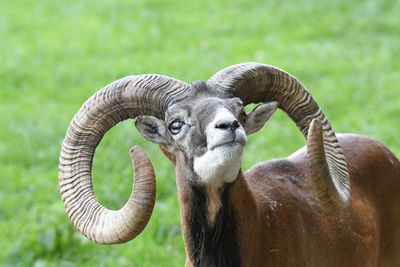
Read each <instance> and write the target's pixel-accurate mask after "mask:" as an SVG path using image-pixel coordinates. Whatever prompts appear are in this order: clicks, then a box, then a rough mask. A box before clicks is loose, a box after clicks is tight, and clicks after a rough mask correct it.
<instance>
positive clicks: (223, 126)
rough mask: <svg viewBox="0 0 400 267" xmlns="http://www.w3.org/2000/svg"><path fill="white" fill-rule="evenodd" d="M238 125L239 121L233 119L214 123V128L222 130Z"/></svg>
mask: <svg viewBox="0 0 400 267" xmlns="http://www.w3.org/2000/svg"><path fill="white" fill-rule="evenodd" d="M238 127H239V122H238V121H237V120H234V121H232V122H226V121H224V122H218V123H217V124H215V128H218V129H222V130H228V129H229V130H232V131H233V130H235V129H236V128H238Z"/></svg>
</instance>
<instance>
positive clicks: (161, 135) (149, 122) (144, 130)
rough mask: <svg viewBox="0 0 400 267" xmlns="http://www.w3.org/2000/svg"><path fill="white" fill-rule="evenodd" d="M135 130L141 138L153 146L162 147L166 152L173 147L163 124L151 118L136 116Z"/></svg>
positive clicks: (169, 135) (170, 137)
mask: <svg viewBox="0 0 400 267" xmlns="http://www.w3.org/2000/svg"><path fill="white" fill-rule="evenodd" d="M135 126H136V129H138V131H139V132H140V134H141V135H143V137H144V138H145V139H146V140H148V141H150V142H152V143H155V144H159V145H162V146H164V147H165V148H166V149H167V150H170V149H171V148H172V147H173V144H174V143H173V139H172V136H171V134H170V133H169V131H168V129H167V127H166V126H165V124H164V122H162V121H160V120H159V119H157V118H156V117H153V116H147V115H143V116H138V117H137V118H136V119H135Z"/></svg>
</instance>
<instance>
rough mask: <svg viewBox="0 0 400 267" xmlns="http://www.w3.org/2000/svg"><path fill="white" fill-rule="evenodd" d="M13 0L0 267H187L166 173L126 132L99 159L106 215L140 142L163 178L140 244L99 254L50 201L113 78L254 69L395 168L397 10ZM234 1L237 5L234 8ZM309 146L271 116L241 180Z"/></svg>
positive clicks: (7, 24)
mask: <svg viewBox="0 0 400 267" xmlns="http://www.w3.org/2000/svg"><path fill="white" fill-rule="evenodd" d="M303 2H304V3H302V4H301V3H300V1H289V0H281V1H243V0H239V1H227V0H223V1H182V2H179V1H175V0H166V1H165V0H161V1H160V0H150V1H144V0H139V1H130V0H120V1H112V0H104V1H103V0H102V1H100V0H96V1H94V0H87V1H75V0H74V1H52V0H41V1H32V0H15V1H2V3H1V4H0V190H1V191H0V264H2V265H4V266H183V264H184V261H185V250H184V246H183V241H182V237H181V230H180V219H179V208H178V203H177V199H176V185H175V178H174V170H173V167H172V165H171V163H170V162H169V161H168V160H167V159H166V158H165V157H164V156H163V155H161V153H160V151H159V149H158V147H157V146H156V145H153V144H149V143H147V142H145V140H144V139H143V138H142V137H141V136H140V135H139V134H138V133H137V131H136V130H135V129H134V126H133V123H132V121H125V122H123V123H121V124H119V125H118V126H116V127H114V128H113V129H112V130H111V131H110V132H109V133H107V135H106V136H105V138H104V140H103V141H102V143H101V144H100V146H99V148H98V151H97V153H96V156H95V160H94V170H93V171H94V190H95V193H96V196H97V197H98V199H99V201H100V202H101V203H102V204H104V205H105V206H107V207H108V208H113V209H118V208H120V207H122V205H123V204H124V203H125V201H126V200H127V199H128V197H129V194H130V187H131V185H132V167H131V165H130V158H129V154H128V151H129V149H130V147H131V146H132V145H134V144H139V145H140V146H141V147H142V148H144V149H145V151H146V152H147V153H148V154H149V156H150V158H151V160H152V162H153V164H154V166H155V171H156V175H157V178H158V180H157V182H158V184H157V186H158V187H157V202H156V206H155V210H154V213H153V216H152V218H151V220H150V223H149V225H148V226H147V228H146V229H145V231H144V232H143V233H142V234H141V235H140V236H139V237H138V238H136V239H135V240H134V241H131V242H128V243H126V244H122V245H113V246H102V245H97V244H95V243H93V242H91V241H88V240H87V239H85V238H84V237H83V236H82V235H81V234H80V233H78V231H77V230H75V228H74V227H73V225H72V223H71V222H70V221H69V219H68V217H67V215H66V213H65V211H64V207H63V205H62V202H61V199H60V195H59V191H58V180H57V173H58V156H59V151H60V145H61V142H62V139H63V137H64V135H65V131H66V129H67V127H68V124H69V122H70V120H71V118H72V117H73V115H74V114H75V113H76V112H77V111H78V109H79V107H80V106H81V105H82V103H83V102H84V101H85V100H86V99H87V98H88V97H90V96H91V95H92V94H93V93H94V92H96V91H97V90H98V89H100V88H101V87H103V86H104V85H106V84H108V83H110V82H111V81H113V80H116V79H118V78H120V77H123V76H126V75H131V74H140V73H159V74H164V75H168V76H171V77H175V78H177V79H180V80H183V81H187V82H190V81H194V80H200V79H202V80H206V79H208V77H210V76H211V75H212V74H214V73H215V72H217V71H218V70H220V69H222V68H223V67H226V66H229V65H231V64H235V63H240V62H246V61H257V62H263V63H268V64H271V65H275V66H277V67H279V68H282V69H284V70H286V71H288V72H289V73H291V74H293V75H294V76H296V77H297V78H298V79H299V80H300V81H302V83H303V84H304V85H305V86H306V87H307V88H308V89H309V90H310V91H311V92H312V94H313V95H314V96H315V98H316V99H317V100H318V102H319V103H320V105H321V106H322V107H323V109H324V111H325V113H326V114H327V115H328V117H329V118H330V121H331V123H332V125H333V126H334V128H335V130H336V132H354V133H360V134H364V135H369V136H373V137H376V138H378V139H380V140H382V141H384V142H385V143H386V144H387V145H388V146H389V147H391V149H392V150H393V151H394V152H395V153H396V154H397V155H398V156H399V155H400V141H399V136H400V134H399V125H400V21H399V14H400V1H398V0H375V1H370V0H359V1H348V0H335V1H317V0H310V1H303ZM233 3H234V4H233ZM303 145H305V141H304V140H303V138H302V136H301V135H300V133H299V132H298V130H297V129H296V128H295V126H294V124H293V123H292V122H291V121H290V120H289V119H288V118H287V117H286V116H285V115H284V114H283V113H282V112H277V113H276V114H275V115H274V117H273V118H272V119H271V121H270V122H269V124H268V125H267V126H266V127H265V129H263V130H262V131H261V132H260V133H259V134H257V135H255V136H251V137H250V140H249V145H248V147H247V150H246V155H245V160H244V166H243V168H244V169H247V168H248V167H249V166H251V165H253V164H254V163H255V162H258V161H263V160H267V159H271V158H276V157H285V156H287V155H289V154H290V153H292V152H293V151H295V150H296V149H297V148H299V147H301V146H303Z"/></svg>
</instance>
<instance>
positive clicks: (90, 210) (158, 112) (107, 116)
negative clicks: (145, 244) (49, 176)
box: [59, 74, 188, 244]
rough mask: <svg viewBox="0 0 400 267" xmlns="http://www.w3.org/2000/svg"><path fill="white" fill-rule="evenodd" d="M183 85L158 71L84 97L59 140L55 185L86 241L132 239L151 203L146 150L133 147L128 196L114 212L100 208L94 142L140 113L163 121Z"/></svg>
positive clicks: (152, 191)
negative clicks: (94, 176)
mask: <svg viewBox="0 0 400 267" xmlns="http://www.w3.org/2000/svg"><path fill="white" fill-rule="evenodd" d="M187 89H188V85H187V84H186V83H184V82H181V81H178V80H175V79H172V78H169V77H166V76H161V75H152V74H148V75H138V76H129V77H125V78H122V79H120V80H117V81H115V82H113V83H111V84H109V85H107V86H106V87H104V88H103V89H101V90H100V91H98V92H97V93H96V94H94V95H93V96H92V97H91V98H89V99H88V100H87V101H86V102H85V103H84V104H83V106H82V107H81V109H80V110H79V111H78V113H77V114H76V115H75V116H74V118H73V119H72V121H71V123H70V125H69V128H68V130H67V133H66V136H65V138H64V141H63V144H62V147H61V153H60V165H59V185H60V192H61V197H62V200H63V202H64V206H65V209H66V211H67V213H68V215H69V217H70V218H71V221H72V222H73V223H74V225H75V226H76V227H77V228H78V230H79V231H80V232H81V233H83V234H84V235H85V236H86V237H87V238H89V239H90V240H92V241H94V242H97V243H100V244H117V243H122V242H126V241H129V240H131V239H133V238H134V237H136V236H137V235H138V234H139V233H140V232H141V231H142V230H143V229H144V227H145V226H146V224H147V223H148V221H149V219H150V216H151V213H152V210H153V206H154V201H155V176H154V172H153V169H152V166H151V163H150V160H149V159H148V158H147V156H146V154H145V153H144V152H143V151H142V150H141V149H140V148H138V147H137V148H133V149H132V151H131V157H132V159H133V161H134V166H135V182H134V187H133V191H132V194H131V196H130V198H129V200H128V202H127V203H126V204H125V206H124V207H122V208H121V209H120V210H118V211H114V210H109V209H107V208H105V207H103V206H101V205H100V204H99V203H98V201H97V199H96V197H95V195H94V192H93V186H92V176H91V170H92V161H93V156H94V153H95V150H96V147H97V145H98V144H99V142H100V141H101V139H102V138H103V136H104V134H105V133H106V132H107V131H108V130H109V129H110V128H111V127H113V126H114V125H115V124H117V123H118V122H120V121H123V120H125V119H128V118H135V117H137V116H139V115H152V116H155V117H158V118H160V119H164V113H165V111H166V109H167V108H168V106H169V105H171V104H172V103H173V102H175V101H178V100H180V99H182V98H184V97H185V96H186V93H187V91H188V90H187Z"/></svg>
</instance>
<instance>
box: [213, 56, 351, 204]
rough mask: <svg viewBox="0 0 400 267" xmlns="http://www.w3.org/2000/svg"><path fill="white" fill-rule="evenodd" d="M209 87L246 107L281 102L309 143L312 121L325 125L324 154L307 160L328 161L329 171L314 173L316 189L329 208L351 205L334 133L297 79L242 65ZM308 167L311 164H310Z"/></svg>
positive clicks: (228, 70) (267, 68) (262, 66)
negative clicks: (327, 189) (316, 158)
mask: <svg viewBox="0 0 400 267" xmlns="http://www.w3.org/2000/svg"><path fill="white" fill-rule="evenodd" d="M207 84H208V86H209V87H211V88H212V89H213V90H216V91H223V92H224V93H225V94H227V95H228V96H230V97H239V98H241V99H242V101H243V103H244V104H245V105H247V104H251V103H260V102H269V101H276V102H278V103H279V108H280V109H282V110H283V111H284V112H286V113H287V114H288V116H289V117H290V118H291V119H292V120H293V121H294V122H295V123H296V125H297V127H298V128H299V130H300V131H301V132H302V134H303V135H304V137H305V138H306V139H307V140H308V131H309V127H310V124H311V121H312V120H314V119H315V120H319V121H320V122H321V124H322V136H323V149H324V151H325V153H324V154H323V155H320V154H318V153H317V152H316V150H310V149H309V150H308V154H309V155H308V157H309V158H313V159H315V156H314V155H313V153H317V154H318V155H319V156H323V157H324V158H323V159H321V162H325V163H324V164H326V166H325V167H324V168H325V169H327V170H328V171H327V172H314V174H318V175H319V177H314V179H313V182H314V185H315V188H316V190H317V191H319V192H317V194H318V196H319V197H320V200H321V202H322V203H323V204H324V205H326V206H332V205H336V206H337V207H343V206H345V205H346V204H347V203H348V202H349V200H350V178H349V172H348V169H347V164H346V160H345V157H344V155H343V151H342V149H341V147H340V145H339V142H338V140H337V138H336V135H335V132H334V131H333V129H332V126H331V124H330V123H329V121H328V119H327V117H326V116H325V114H324V113H323V111H322V109H321V108H320V107H319V106H318V104H317V102H316V101H315V99H314V98H313V97H312V96H311V94H310V93H309V92H308V91H307V89H306V88H305V87H304V86H303V85H302V84H301V83H300V82H299V81H298V80H297V79H296V78H294V77H293V76H291V75H290V74H288V73H286V72H285V71H283V70H280V69H278V68H275V67H273V66H269V65H265V64H260V63H242V64H237V65H233V66H230V67H227V68H225V69H223V70H221V71H219V72H217V73H216V74H215V75H214V76H212V77H211V78H210V79H209V80H208V81H207ZM310 154H311V155H310ZM309 165H310V166H311V165H312V164H310V162H309ZM326 176H327V177H326ZM323 188H325V189H326V188H334V190H331V191H325V189H323ZM322 189H323V190H322ZM327 192H329V194H327ZM333 203H334V204H333Z"/></svg>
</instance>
